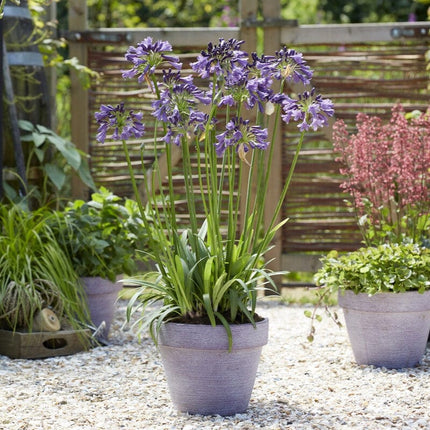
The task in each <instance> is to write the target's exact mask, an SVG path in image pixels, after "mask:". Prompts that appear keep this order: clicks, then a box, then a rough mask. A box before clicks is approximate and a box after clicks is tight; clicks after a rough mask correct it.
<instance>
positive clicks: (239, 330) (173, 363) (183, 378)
mask: <svg viewBox="0 0 430 430" xmlns="http://www.w3.org/2000/svg"><path fill="white" fill-rule="evenodd" d="M231 331H232V334H233V348H232V351H231V352H229V351H228V337H227V334H226V330H225V328H224V327H223V326H216V327H212V326H210V325H200V324H176V323H166V324H164V325H163V326H162V328H161V331H160V335H159V348H160V353H161V357H162V362H163V365H164V369H165V372H166V378H167V384H168V387H169V391H170V396H171V398H172V401H173V404H174V405H175V407H176V408H177V409H178V410H179V411H182V412H188V413H190V414H201V415H216V414H217V415H224V416H225V415H234V414H236V413H241V412H244V411H245V410H246V408H247V407H248V403H249V400H250V398H251V392H252V389H253V386H254V381H255V377H256V373H257V367H258V362H259V360H260V355H261V350H262V347H263V346H264V345H265V344H266V343H267V339H268V332H269V321H268V320H267V319H264V320H263V321H260V322H258V323H257V328H254V327H253V326H252V325H251V324H238V325H232V326H231Z"/></svg>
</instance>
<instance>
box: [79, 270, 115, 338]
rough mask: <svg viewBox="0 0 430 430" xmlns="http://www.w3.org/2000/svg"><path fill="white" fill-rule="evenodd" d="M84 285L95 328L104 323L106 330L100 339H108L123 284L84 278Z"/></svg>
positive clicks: (103, 330)
mask: <svg viewBox="0 0 430 430" xmlns="http://www.w3.org/2000/svg"><path fill="white" fill-rule="evenodd" d="M81 281H82V284H83V286H84V290H85V293H86V296H87V303H88V309H89V311H90V318H91V321H92V323H93V326H94V327H95V328H98V327H99V326H100V324H102V323H103V321H104V328H103V329H102V330H100V332H99V335H100V337H102V338H104V339H107V338H108V337H109V330H110V326H111V323H112V319H113V315H114V311H115V303H116V300H117V298H118V293H119V291H120V290H121V288H122V285H121V283H119V282H111V281H110V280H109V279H105V278H101V277H82V278H81Z"/></svg>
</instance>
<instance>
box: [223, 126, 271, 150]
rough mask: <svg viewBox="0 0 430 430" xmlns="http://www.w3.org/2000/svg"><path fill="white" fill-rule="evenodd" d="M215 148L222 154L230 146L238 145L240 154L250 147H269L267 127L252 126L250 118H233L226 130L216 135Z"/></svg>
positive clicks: (237, 148)
mask: <svg viewBox="0 0 430 430" xmlns="http://www.w3.org/2000/svg"><path fill="white" fill-rule="evenodd" d="M216 140H217V142H216V143H215V150H216V153H217V155H218V156H222V155H223V154H224V152H225V150H226V149H227V148H228V147H236V151H237V152H239V154H246V153H247V152H248V151H249V149H250V148H253V149H256V148H258V149H267V147H268V146H269V142H268V141H267V129H265V128H264V129H263V128H261V127H259V126H257V125H253V126H250V125H249V120H244V119H243V118H237V117H235V118H233V119H232V120H231V121H229V122H228V123H227V125H226V131H225V132H224V133H221V134H218V135H217V136H216Z"/></svg>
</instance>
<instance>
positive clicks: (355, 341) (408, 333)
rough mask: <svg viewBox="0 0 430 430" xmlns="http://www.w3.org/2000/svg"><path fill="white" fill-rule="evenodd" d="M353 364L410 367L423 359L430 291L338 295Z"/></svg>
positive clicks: (391, 367) (429, 310) (348, 292)
mask: <svg viewBox="0 0 430 430" xmlns="http://www.w3.org/2000/svg"><path fill="white" fill-rule="evenodd" d="M339 306H340V307H341V308H342V309H343V313H344V316H345V323H346V328H347V331H348V336H349V340H350V343H351V347H352V350H353V353H354V357H355V360H356V362H357V364H366V365H374V366H378V367H386V368H390V369H400V368H405V367H413V366H415V365H416V364H418V363H419V362H420V361H421V359H422V358H423V356H424V353H425V350H426V345H427V338H428V335H429V331H430V291H426V292H424V294H419V293H418V292H416V291H408V292H404V293H379V294H375V295H374V296H368V295H367V294H364V293H359V294H355V293H354V292H352V291H345V292H344V293H343V292H339Z"/></svg>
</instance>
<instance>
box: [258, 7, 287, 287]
mask: <svg viewBox="0 0 430 430" xmlns="http://www.w3.org/2000/svg"><path fill="white" fill-rule="evenodd" d="M280 15H281V2H280V0H264V1H263V17H264V19H270V18H272V21H273V19H276V18H278V19H279V18H280ZM275 22H276V21H275ZM263 46H264V53H265V54H266V55H273V54H274V53H275V52H276V51H279V49H280V48H281V28H280V27H279V26H277V25H273V26H267V25H266V26H265V27H264V45H263ZM281 132H282V130H281V124H280V122H278V125H277V127H276V130H275V128H274V118H273V116H272V117H271V118H270V121H269V136H272V135H273V133H275V140H274V142H273V145H274V148H273V160H272V166H271V169H270V177H269V188H268V194H267V197H266V207H265V225H266V226H267V225H268V224H269V223H270V220H271V219H272V214H273V212H274V211H275V208H276V205H277V204H278V202H279V199H280V197H281V193H282V185H283V181H282V135H281ZM280 220H281V217H279V219H278V220H277V222H279V221H280ZM272 244H273V245H274V246H273V248H272V249H271V250H270V251H268V252H267V254H266V258H267V260H271V262H270V264H269V268H270V269H271V270H274V271H279V270H281V269H282V266H281V263H282V258H281V257H282V232H281V231H280V230H278V232H277V233H276V235H275V237H274V239H273V242H272ZM273 280H274V281H275V282H276V285H277V287H278V289H280V287H281V284H282V279H281V277H280V276H279V277H275V278H273Z"/></svg>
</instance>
